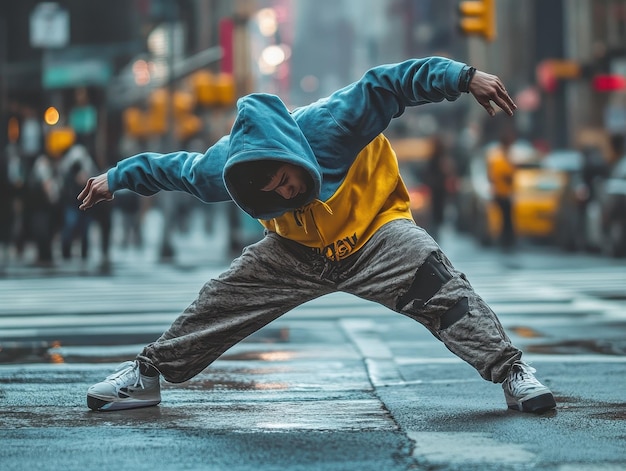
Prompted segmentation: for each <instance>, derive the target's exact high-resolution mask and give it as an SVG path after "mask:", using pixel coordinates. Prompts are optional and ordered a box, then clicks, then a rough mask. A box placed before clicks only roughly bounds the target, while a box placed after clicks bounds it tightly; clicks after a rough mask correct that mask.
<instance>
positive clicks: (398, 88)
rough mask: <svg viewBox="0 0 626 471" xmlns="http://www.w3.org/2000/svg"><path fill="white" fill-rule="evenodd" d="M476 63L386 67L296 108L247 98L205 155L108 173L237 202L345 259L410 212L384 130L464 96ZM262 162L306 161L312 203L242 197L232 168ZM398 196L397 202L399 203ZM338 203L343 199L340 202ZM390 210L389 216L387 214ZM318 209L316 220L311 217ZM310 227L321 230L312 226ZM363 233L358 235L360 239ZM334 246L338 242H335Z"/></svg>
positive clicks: (174, 156) (438, 61) (146, 188)
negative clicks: (418, 110) (410, 112)
mask: <svg viewBox="0 0 626 471" xmlns="http://www.w3.org/2000/svg"><path fill="white" fill-rule="evenodd" d="M468 69H469V67H468V66H467V65H465V64H462V63H459V62H455V61H452V60H449V59H446V58H442V57H430V58H425V59H415V60H407V61H405V62H402V63H399V64H391V65H383V66H379V67H375V68H373V69H370V70H369V71H368V72H366V73H365V75H364V76H363V77H362V78H361V79H360V80H359V81H357V82H355V83H353V84H351V85H348V86H347V87H344V88H342V89H340V90H338V91H336V92H335V93H333V94H332V95H330V96H329V97H327V98H324V99H321V100H319V101H317V102H315V103H312V104H310V105H308V106H304V107H301V108H297V109H295V110H294V111H292V112H290V111H289V110H287V108H286V107H285V105H284V104H283V103H282V101H281V100H280V99H279V98H278V97H276V96H273V95H268V94H252V95H248V96H246V97H243V98H241V99H240V100H239V101H238V103H237V117H236V119H235V122H234V124H233V127H232V130H231V133H230V135H228V136H224V137H223V138H222V139H220V140H219V141H218V142H217V143H216V144H214V145H213V146H211V147H210V148H209V149H208V150H207V151H206V152H205V153H204V154H202V153H194V152H183V151H181V152H174V153H170V154H157V153H150V152H148V153H142V154H138V155H135V156H133V157H130V158H128V159H125V160H122V161H120V162H119V163H118V164H117V166H116V167H114V168H112V169H111V170H109V172H108V183H109V188H110V190H111V191H113V192H114V191H117V190H120V189H124V188H126V189H130V190H133V191H135V192H137V193H140V194H142V195H152V194H154V193H156V192H158V191H159V190H179V191H185V192H188V193H191V194H193V195H195V196H196V197H198V198H199V199H201V200H202V201H204V202H218V201H227V200H233V201H234V202H235V203H237V204H238V205H239V206H240V207H241V209H243V210H244V211H245V212H247V213H248V214H250V215H251V216H252V217H255V218H258V219H259V220H261V222H262V223H263V224H264V225H265V227H267V228H268V229H269V230H274V231H276V232H278V233H279V234H281V235H283V236H285V237H288V238H291V239H293V240H296V241H298V242H301V243H303V244H305V245H309V246H312V247H317V248H318V249H319V250H320V251H323V252H324V253H326V254H327V255H328V256H329V257H330V258H334V259H337V258H341V257H339V256H338V253H339V252H342V253H345V254H346V256H347V255H348V254H349V253H352V252H353V251H354V250H357V249H358V247H360V246H362V244H363V243H365V241H366V240H367V239H368V238H369V237H370V236H371V234H372V233H373V232H374V231H375V230H376V229H377V228H378V227H380V225H381V224H382V223H384V222H386V221H388V220H390V219H394V218H398V217H402V218H410V217H411V216H410V211H409V210H408V194H407V192H406V188H404V184H403V183H402V181H401V179H400V176H399V172H398V170H397V162H396V159H395V155H394V154H393V151H392V150H391V148H390V147H389V145H388V142H387V141H386V139H385V138H384V136H382V135H381V133H382V132H383V131H384V130H385V128H386V127H387V126H388V125H389V123H390V121H391V120H392V119H393V118H396V117H398V116H400V115H402V113H403V112H404V110H405V108H406V107H407V106H416V105H420V104H424V103H431V102H439V101H442V100H444V99H446V100H449V101H452V100H455V99H457V98H458V97H459V96H460V94H461V90H460V86H461V84H462V83H463V82H464V79H465V77H466V74H467V72H468ZM259 159H264V160H267V159H271V160H278V161H281V162H288V163H292V164H295V165H298V166H300V167H302V168H304V169H305V170H306V171H307V173H308V174H309V176H310V177H311V180H312V182H313V188H312V189H311V191H310V192H308V193H307V201H306V202H305V203H304V204H303V205H301V207H299V208H293V207H292V206H290V204H289V203H290V200H282V199H281V198H274V199H273V200H272V202H271V204H268V201H266V200H263V199H259V200H254V199H252V200H250V198H243V197H242V195H243V193H244V192H245V184H246V183H245V182H241V181H237V180H236V178H234V177H233V175H235V174H236V172H233V171H232V170H233V168H235V167H237V166H239V165H245V164H246V162H250V161H254V160H259ZM357 163H358V165H356V164H357ZM348 193H349V194H348ZM372 198H373V199H374V200H375V201H374V202H373V201H371V199H372ZM389 198H392V200H394V201H392V202H391V204H390V202H389ZM395 200H397V201H395ZM403 200H404V201H403ZM330 202H335V205H334V207H333V205H331V204H330ZM372 203H374V205H373V206H372ZM346 205H350V206H351V207H350V208H346V207H345V206H346ZM314 206H318V207H321V208H322V213H317V215H316V214H315V212H314V211H313V209H312V208H313V207H314ZM381 211H382V212H384V213H385V214H386V215H385V217H383V218H381V217H380V216H381V214H380V213H381ZM309 213H310V217H303V215H306V214H309ZM324 213H325V214H324ZM333 215H334V216H335V217H332V216H333ZM329 217H330V219H328V218H329ZM322 219H325V220H326V221H325V222H321V220H322ZM347 219H354V220H355V224H356V226H355V228H356V230H355V231H354V232H353V231H352V230H351V228H348V229H347V232H345V234H347V235H345V236H343V237H342V236H341V235H340V234H338V233H337V234H335V233H336V232H337V230H336V228H337V227H342V226H345V225H347V224H348V225H349V221H347ZM365 219H367V221H366V220H365ZM357 220H358V222H357ZM376 221H377V222H376ZM373 223H374V224H373ZM311 226H314V227H315V229H316V230H315V231H309V229H310V228H311ZM327 226H328V227H327ZM331 226H332V229H331V232H332V234H328V233H326V232H325V228H326V229H328V228H330V227H331ZM297 228H301V233H300V234H296V233H295V230H296V229H297ZM364 228H368V229H367V230H365V229H364ZM337 237H339V239H337ZM354 237H356V238H357V239H358V242H357V243H355V244H352V241H353V240H354ZM333 239H335V240H333ZM341 240H344V241H345V240H348V242H349V243H346V244H348V245H349V246H350V247H349V248H350V249H351V250H343V251H341V250H339V249H338V248H337V242H341ZM329 244H335V247H334V248H331V249H328V246H329ZM346 244H344V245H346Z"/></svg>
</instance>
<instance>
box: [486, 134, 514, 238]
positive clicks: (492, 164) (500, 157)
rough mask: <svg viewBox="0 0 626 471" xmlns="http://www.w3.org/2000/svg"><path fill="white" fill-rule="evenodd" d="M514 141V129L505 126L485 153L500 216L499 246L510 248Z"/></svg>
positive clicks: (512, 226)
mask: <svg viewBox="0 0 626 471" xmlns="http://www.w3.org/2000/svg"><path fill="white" fill-rule="evenodd" d="M514 143H515V133H514V131H513V130H512V129H511V128H509V127H507V128H506V129H505V130H503V131H502V132H501V134H500V140H499V142H498V144H497V145H496V146H494V147H492V148H491V149H490V150H489V152H488V154H487V172H488V177H489V181H490V183H491V194H492V196H493V200H494V202H495V203H496V205H497V207H498V209H499V211H500V216H501V218H500V219H501V221H502V223H501V227H500V237H499V240H500V246H501V247H502V248H503V249H504V250H510V249H511V248H513V246H514V245H515V227H514V224H513V195H514V181H515V172H516V170H517V167H516V165H515V163H514V162H513V153H512V147H513V144H514Z"/></svg>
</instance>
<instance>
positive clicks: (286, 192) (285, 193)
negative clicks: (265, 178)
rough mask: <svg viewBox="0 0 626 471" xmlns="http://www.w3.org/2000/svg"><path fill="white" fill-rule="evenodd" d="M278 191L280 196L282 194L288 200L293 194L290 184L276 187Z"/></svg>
mask: <svg viewBox="0 0 626 471" xmlns="http://www.w3.org/2000/svg"><path fill="white" fill-rule="evenodd" d="M276 193H278V194H279V195H280V196H282V197H283V198H285V199H286V200H288V199H290V198H291V195H292V193H293V192H292V191H291V187H288V186H280V187H278V188H276Z"/></svg>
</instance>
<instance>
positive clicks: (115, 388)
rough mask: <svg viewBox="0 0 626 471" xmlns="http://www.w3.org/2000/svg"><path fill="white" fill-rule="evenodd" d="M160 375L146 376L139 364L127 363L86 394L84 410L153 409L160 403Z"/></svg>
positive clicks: (134, 362)
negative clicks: (86, 408) (149, 407)
mask: <svg viewBox="0 0 626 471" xmlns="http://www.w3.org/2000/svg"><path fill="white" fill-rule="evenodd" d="M159 378H160V376H159V375H157V376H145V375H142V374H141V372H140V371H139V362H138V361H136V360H135V361H127V362H124V363H122V364H121V365H119V366H118V367H117V370H116V371H115V373H113V374H112V375H110V376H107V378H106V379H105V380H104V381H102V382H100V383H97V384H94V385H93V386H91V387H90V388H89V390H88V391H87V407H89V408H90V409H91V410H96V411H112V410H120V409H134V408H137V407H148V406H156V405H157V404H158V403H159V402H161V385H160V380H159Z"/></svg>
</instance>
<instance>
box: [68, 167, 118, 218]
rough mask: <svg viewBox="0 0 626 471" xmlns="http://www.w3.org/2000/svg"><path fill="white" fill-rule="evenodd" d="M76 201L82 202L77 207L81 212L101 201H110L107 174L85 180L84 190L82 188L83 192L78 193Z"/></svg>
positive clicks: (111, 197) (110, 194) (110, 195)
mask: <svg viewBox="0 0 626 471" xmlns="http://www.w3.org/2000/svg"><path fill="white" fill-rule="evenodd" d="M76 199H78V200H79V201H82V203H81V204H80V206H79V209H82V210H85V209H89V208H91V207H92V206H93V205H95V204H97V203H99V202H101V201H111V200H112V199H113V193H111V191H110V190H109V182H108V180H107V174H106V173H103V174H102V175H98V176H97V177H93V178H90V179H89V180H87V184H86V185H85V188H83V191H81V192H80V194H79V195H78V196H77V198H76Z"/></svg>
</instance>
